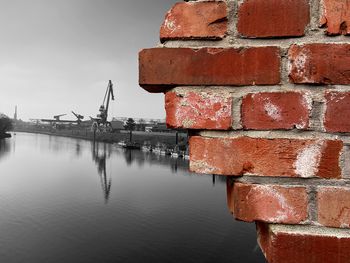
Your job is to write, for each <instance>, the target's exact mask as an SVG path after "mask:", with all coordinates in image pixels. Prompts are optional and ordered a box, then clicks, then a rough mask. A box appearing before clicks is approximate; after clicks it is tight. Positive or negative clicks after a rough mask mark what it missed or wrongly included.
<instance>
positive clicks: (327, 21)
mask: <svg viewBox="0 0 350 263" xmlns="http://www.w3.org/2000/svg"><path fill="white" fill-rule="evenodd" d="M322 2H323V16H322V18H321V21H320V24H321V26H323V27H327V29H326V33H327V34H328V35H340V34H343V35H348V34H350V28H349V27H348V25H349V23H350V2H349V1H347V0H337V1H335V0H323V1H322Z"/></svg>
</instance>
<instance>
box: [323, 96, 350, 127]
mask: <svg viewBox="0 0 350 263" xmlns="http://www.w3.org/2000/svg"><path fill="white" fill-rule="evenodd" d="M325 98H326V113H325V119H324V127H325V129H326V131H328V132H350V118H349V116H350V92H337V91H333V92H331V91H329V92H326V95H325Z"/></svg>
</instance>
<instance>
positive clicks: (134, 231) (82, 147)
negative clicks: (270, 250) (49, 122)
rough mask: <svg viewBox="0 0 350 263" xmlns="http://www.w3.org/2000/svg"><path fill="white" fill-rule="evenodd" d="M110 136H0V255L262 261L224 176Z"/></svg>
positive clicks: (8, 261) (7, 258)
mask: <svg viewBox="0 0 350 263" xmlns="http://www.w3.org/2000/svg"><path fill="white" fill-rule="evenodd" d="M187 166H188V163H187V162H186V161H183V160H176V159H172V158H170V157H160V156H157V155H154V154H151V153H143V152H141V151H124V150H123V149H118V148H116V147H114V146H113V145H110V144H103V143H100V144H97V145H96V146H95V147H93V144H92V143H91V142H88V141H84V140H79V139H70V138H63V137H55V136H47V135H36V134H25V133H17V135H15V136H13V138H12V139H9V140H6V141H2V142H0V171H1V172H0V236H1V238H0V262H2V263H12V262H26V263H31V262H35V263H41V262H45V263H47V262H49V263H51V262H65V263H70V262H72V263H73V262H74V263H77V262H78V263H79V262H84V263H86V262H99V263H105V262H176V263H178V262H239V263H241V262H265V261H264V259H263V256H262V254H261V252H260V249H259V248H258V246H257V243H256V234H255V226H254V225H253V224H247V223H242V222H237V221H234V220H233V218H232V215H231V214H230V212H229V211H228V208H227V205H226V183H225V178H218V177H217V178H216V180H215V182H214V181H213V178H212V177H211V176H207V175H197V174H190V173H188V172H187Z"/></svg>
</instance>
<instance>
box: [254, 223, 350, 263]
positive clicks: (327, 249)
mask: <svg viewBox="0 0 350 263" xmlns="http://www.w3.org/2000/svg"><path fill="white" fill-rule="evenodd" d="M257 232H258V243H259V245H260V247H261V249H262V251H263V252H264V255H265V257H266V259H267V261H268V262H269V263H281V262H283V263H346V262H349V258H350V235H349V233H348V231H345V230H336V229H328V228H315V227H310V226H284V225H268V224H264V223H257Z"/></svg>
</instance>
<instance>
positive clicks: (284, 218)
mask: <svg viewBox="0 0 350 263" xmlns="http://www.w3.org/2000/svg"><path fill="white" fill-rule="evenodd" d="M232 187H233V196H232V197H231V198H233V199H234V200H233V201H232V203H233V204H234V216H235V218H236V219H239V220H242V221H246V222H252V221H263V222H267V223H284V224H299V223H302V222H303V221H305V220H306V219H307V218H308V195H307V192H306V187H302V186H300V187H296V186H293V187H285V186H278V185H258V184H250V183H235V184H234V185H233V186H232Z"/></svg>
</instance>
